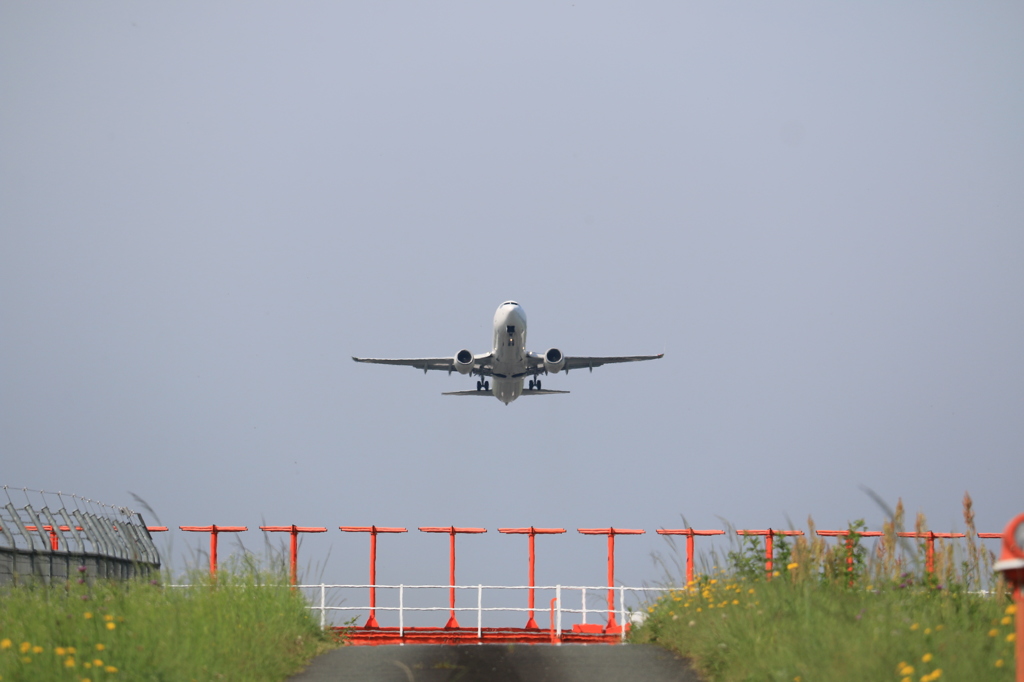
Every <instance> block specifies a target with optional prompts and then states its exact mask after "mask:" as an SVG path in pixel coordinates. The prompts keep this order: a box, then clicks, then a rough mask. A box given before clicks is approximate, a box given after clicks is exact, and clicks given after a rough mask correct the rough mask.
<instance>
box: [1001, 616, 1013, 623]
mask: <svg viewBox="0 0 1024 682" xmlns="http://www.w3.org/2000/svg"><path fill="white" fill-rule="evenodd" d="M999 622H1000V623H1002V624H1003V625H1009V624H1010V623H1012V622H1013V618H1010V617H1009V616H1003V619H1002V620H1001V621H999Z"/></svg>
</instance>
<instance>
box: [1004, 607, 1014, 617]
mask: <svg viewBox="0 0 1024 682" xmlns="http://www.w3.org/2000/svg"><path fill="white" fill-rule="evenodd" d="M1004 613H1005V614H1006V615H1007V616H1012V615H1013V614H1015V613H1017V605H1016V604H1010V605H1009V606H1007V607H1006V611H1004Z"/></svg>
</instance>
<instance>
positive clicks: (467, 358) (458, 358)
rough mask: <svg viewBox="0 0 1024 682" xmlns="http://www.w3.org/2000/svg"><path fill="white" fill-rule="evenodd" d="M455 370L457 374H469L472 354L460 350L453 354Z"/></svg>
mask: <svg viewBox="0 0 1024 682" xmlns="http://www.w3.org/2000/svg"><path fill="white" fill-rule="evenodd" d="M455 369H457V370H458V371H459V374H469V373H470V372H472V371H473V354H472V353H470V352H469V351H468V350H465V349H463V350H460V351H459V352H458V353H456V354H455Z"/></svg>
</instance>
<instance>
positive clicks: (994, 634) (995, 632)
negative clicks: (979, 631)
mask: <svg viewBox="0 0 1024 682" xmlns="http://www.w3.org/2000/svg"><path fill="white" fill-rule="evenodd" d="M998 634H999V630H996V629H995V628H992V629H991V630H989V631H988V636H989V637H995V636H997V635H998Z"/></svg>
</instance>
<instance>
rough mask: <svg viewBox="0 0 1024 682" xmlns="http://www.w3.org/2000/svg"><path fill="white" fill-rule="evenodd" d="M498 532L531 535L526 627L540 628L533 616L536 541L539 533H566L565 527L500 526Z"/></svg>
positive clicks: (529, 628) (528, 628)
mask: <svg viewBox="0 0 1024 682" xmlns="http://www.w3.org/2000/svg"><path fill="white" fill-rule="evenodd" d="M498 532H499V533H521V534H526V535H529V536H530V542H529V549H530V558H529V572H530V582H529V585H530V589H529V592H528V593H527V595H528V596H527V606H528V608H529V609H530V617H529V619H528V620H527V621H526V629H527V630H539V629H540V628H539V627H538V626H537V621H536V620H534V617H533V613H534V608H533V607H534V586H535V585H536V584H537V583H536V582H535V580H534V568H535V566H536V563H537V555H536V553H535V551H534V550H535V544H534V541H535V540H536V538H537V535H538V534H553V533H564V532H565V529H564V528H534V527H533V526H530V527H529V528H499V529H498Z"/></svg>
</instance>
